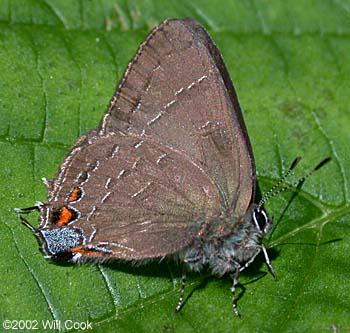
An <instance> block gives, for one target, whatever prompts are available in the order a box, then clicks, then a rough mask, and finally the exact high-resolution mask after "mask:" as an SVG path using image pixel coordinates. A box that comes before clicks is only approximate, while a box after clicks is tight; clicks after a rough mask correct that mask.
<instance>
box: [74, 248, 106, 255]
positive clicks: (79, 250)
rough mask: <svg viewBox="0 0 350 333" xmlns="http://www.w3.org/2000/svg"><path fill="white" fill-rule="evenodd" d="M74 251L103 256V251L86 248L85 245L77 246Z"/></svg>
mask: <svg viewBox="0 0 350 333" xmlns="http://www.w3.org/2000/svg"><path fill="white" fill-rule="evenodd" d="M71 251H72V252H73V253H81V254H82V255H85V256H101V251H96V250H94V249H86V248H83V247H80V246H79V247H75V248H73V249H72V250H71Z"/></svg>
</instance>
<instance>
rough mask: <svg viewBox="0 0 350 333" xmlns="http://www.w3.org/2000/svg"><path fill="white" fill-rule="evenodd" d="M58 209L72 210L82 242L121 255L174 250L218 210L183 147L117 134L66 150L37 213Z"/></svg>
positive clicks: (214, 193) (208, 184) (211, 187)
mask: <svg viewBox="0 0 350 333" xmlns="http://www.w3.org/2000/svg"><path fill="white" fill-rule="evenodd" d="M92 134H93V133H92ZM62 207H68V208H67V211H68V213H69V212H74V214H75V217H76V219H75V220H72V221H69V224H68V225H71V226H72V227H75V228H81V229H82V230H84V234H85V237H86V248H88V247H89V246H90V248H91V246H93V247H100V248H101V247H103V248H104V249H107V250H110V251H112V254H110V253H108V255H111V256H112V257H114V258H120V259H128V260H131V259H135V260H136V259H147V258H156V257H162V256H165V255H167V254H171V253H174V252H177V251H179V250H181V249H182V248H184V247H186V246H187V245H189V244H190V242H191V239H192V238H193V236H194V234H193V233H194V232H195V231H196V230H198V226H200V224H201V223H205V221H207V220H210V219H212V218H214V217H218V216H220V214H221V213H222V212H221V210H220V209H221V206H220V194H219V192H218V190H217V188H216V186H215V184H214V183H213V182H212V180H211V179H210V178H209V177H208V176H207V175H206V174H205V172H204V171H203V170H202V169H201V168H200V167H198V166H197V165H196V164H194V163H193V162H192V161H191V159H189V158H188V157H187V156H186V155H185V154H183V152H181V151H177V150H175V149H173V148H169V147H165V146H162V145H159V143H157V142H154V141H152V140H151V139H147V138H140V137H137V136H134V135H132V134H130V135H127V136H125V135H123V134H118V133H109V134H107V135H105V136H92V135H90V136H89V135H88V136H87V137H82V138H81V139H80V140H79V142H78V144H77V145H76V146H75V147H74V148H73V149H72V151H71V153H70V154H69V155H68V156H67V157H66V159H65V161H64V162H63V164H62V166H61V170H60V176H59V177H58V178H57V179H56V181H55V182H54V184H53V186H52V189H51V191H50V196H49V202H48V203H47V204H45V208H44V209H43V211H42V216H43V217H44V219H46V220H47V221H51V222H52V221H53V219H54V216H53V215H52V214H54V213H53V212H55V211H57V209H62ZM65 216H66V215H64V214H63V215H62V216H61V217H60V218H59V220H58V221H57V220H56V223H57V222H58V224H64V223H66V222H67V221H65ZM61 222H62V223H61ZM42 227H43V226H42ZM195 229H196V230H195ZM85 255H86V256H89V253H88V252H86V253H85Z"/></svg>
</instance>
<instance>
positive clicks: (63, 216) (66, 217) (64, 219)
mask: <svg viewBox="0 0 350 333" xmlns="http://www.w3.org/2000/svg"><path fill="white" fill-rule="evenodd" d="M72 218H73V213H72V211H71V210H70V209H68V208H67V207H62V208H61V210H60V213H59V218H58V220H57V222H56V224H57V225H59V226H60V227H61V226H64V225H66V224H67V223H68V222H70V221H71V220H72Z"/></svg>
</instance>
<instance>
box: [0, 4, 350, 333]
mask: <svg viewBox="0 0 350 333" xmlns="http://www.w3.org/2000/svg"><path fill="white" fill-rule="evenodd" d="M186 16H191V17H194V18H196V19H198V20H199V21H200V22H201V23H202V24H203V25H204V26H205V27H206V28H207V29H208V31H209V33H210V34H211V35H212V37H213V38H214V40H215V42H216V43H217V45H218V46H219V48H220V50H221V51H222V53H223V56H224V58H225V61H226V63H227V66H228V68H229V71H230V73H231V75H232V78H233V81H234V83H235V86H236V89H237V92H238V95H239V97H240V102H241V105H242V108H243V109H244V117H245V121H246V125H247V127H248V130H249V134H250V138H251V141H252V145H253V149H254V153H255V158H256V164H257V172H258V182H259V186H260V189H261V191H262V192H265V191H267V190H268V189H269V187H270V186H271V185H272V184H273V183H274V182H275V181H276V180H278V179H279V177H280V176H281V174H282V172H283V171H285V170H286V168H287V167H288V165H289V164H290V163H291V161H292V160H293V159H294V158H295V157H296V156H298V155H301V156H303V158H304V159H303V160H302V162H301V164H300V166H299V167H298V168H297V170H296V171H295V176H294V178H293V177H292V179H291V180H290V182H291V183H293V179H294V180H295V179H297V178H298V177H300V176H301V175H303V174H304V173H305V172H307V171H308V170H310V169H311V168H312V167H313V166H315V165H316V164H317V163H318V162H319V161H320V160H321V159H322V158H324V157H326V156H332V157H333V161H332V162H331V163H329V164H328V165H327V166H326V167H324V168H323V169H321V170H320V171H318V172H317V173H316V174H314V175H313V176H312V177H311V178H310V179H308V181H307V182H306V183H305V184H304V186H303V187H302V189H301V191H300V192H298V193H297V195H296V196H295V198H294V200H293V201H292V202H291V203H290V204H289V201H290V198H291V197H292V196H293V193H295V192H294V191H292V190H291V191H288V192H287V193H284V194H283V195H281V196H278V197H277V198H274V199H272V200H271V201H270V202H268V204H267V208H268V209H269V212H270V214H271V215H273V216H274V218H275V220H276V221H280V223H279V224H278V228H277V229H276V230H275V232H274V233H273V234H272V235H271V237H270V238H269V239H266V245H267V246H268V247H269V253H270V255H271V258H272V264H273V266H274V268H275V270H276V271H277V274H278V276H279V280H278V281H277V282H275V281H274V280H273V279H272V277H271V276H270V275H268V274H266V272H267V270H266V267H265V265H264V264H263V261H262V259H259V260H257V261H256V262H255V263H254V265H253V266H252V267H251V268H250V269H249V270H247V272H245V273H244V274H243V276H242V278H241V282H242V284H243V285H244V287H245V289H246V291H245V293H244V294H243V297H241V299H240V301H239V308H240V311H241V313H242V320H240V319H238V318H236V317H235V316H234V315H233V314H232V311H231V294H230V290H229V289H230V286H231V282H230V279H229V278H224V279H216V278H205V275H204V274H203V275H201V276H200V275H196V274H194V275H192V276H190V278H189V283H188V288H187V295H188V294H189V293H190V292H192V291H194V292H193V294H192V295H191V297H190V298H189V299H188V301H187V303H186V305H185V307H184V309H183V310H182V312H181V313H179V314H177V315H174V313H173V309H174V307H175V305H176V303H177V300H178V295H179V290H180V285H181V283H180V272H181V268H179V267H177V266H176V265H174V264H171V263H166V262H165V263H162V264H161V265H158V264H152V265H149V266H146V267H132V266H129V265H125V264H124V265H123V264H113V265H109V266H94V265H83V266H79V267H73V266H70V265H67V266H58V265H55V264H53V263H51V262H49V261H47V260H45V259H44V258H43V256H42V255H41V253H40V252H39V251H38V244H37V241H36V240H35V238H34V237H33V236H32V235H31V234H30V232H29V231H28V230H27V229H26V228H24V227H23V226H21V224H20V222H19V219H18V216H17V214H15V213H14V211H13V208H14V207H26V206H30V205H32V204H33V203H34V202H35V201H36V200H45V198H46V193H45V188H44V186H43V184H42V182H41V178H42V177H48V178H50V177H53V176H54V175H55V172H56V170H57V168H58V166H59V164H60V162H61V161H62V158H63V157H64V156H65V154H66V153H67V152H68V150H69V147H70V146H71V145H72V144H73V143H74V142H75V140H76V138H77V137H78V136H79V135H80V134H82V133H84V132H86V131H87V130H89V129H91V128H93V127H96V126H97V125H98V123H99V121H100V119H101V117H102V114H103V113H104V111H105V109H106V105H107V104H108V102H109V99H110V97H111V96H112V94H113V92H114V90H115V86H116V84H117V82H118V80H119V79H120V77H121V75H122V73H123V72H124V69H125V67H126V65H127V63H128V61H129V60H130V58H131V57H132V56H133V54H134V52H135V51H136V48H137V46H138V44H139V43H140V42H141V41H142V40H143V38H144V37H145V36H146V34H147V33H148V32H149V30H150V29H151V28H152V27H153V26H155V25H156V24H158V23H160V22H161V21H162V20H163V19H165V18H168V17H186ZM349 36H350V2H349V1H344V0H337V1H336V0H319V1H306V0H305V1H302V0H294V1H292V0H290V1H279V0H274V1H267V0H264V1H258V0H251V1H240V0H237V1H227V0H215V1H209V0H208V1H200V0H196V1H184V0H181V1H175V0H174V1H116V0H114V1H111V0H99V1H97V0H96V1H83V0H82V1H75V0H71V1H66V0H60V1H54V0H28V1H25V0H22V1H19V0H17V1H15V0H14V1H10V0H8V1H6V0H1V1H0V153H1V162H0V163H1V165H0V186H1V191H0V195H1V198H0V209H1V211H0V239H1V243H0V244H1V251H0V265H1V266H0V267H1V271H0V298H1V300H0V320H1V321H3V320H5V319H10V320H21V319H23V320H25V319H28V320H38V321H39V327H41V324H40V322H41V320H52V319H59V320H61V322H62V324H63V323H64V321H65V320H67V319H70V320H74V321H86V320H89V321H90V322H92V325H93V328H94V332H112V331H117V332H151V331H152V332H332V329H335V328H337V329H338V330H339V332H348V331H349V329H350V317H349V313H350V305H349V304H350V290H349V287H350V282H349V272H350V264H349V255H350V206H349V196H350V193H349V181H350V171H349V170H350V148H349V144H350V140H349V139H350V134H349V133H350V110H349V100H350V86H349V83H350V56H349V53H350V38H349ZM286 208H287V209H286ZM30 220H31V221H32V222H33V223H34V224H36V223H37V214H35V213H33V214H31V216H30ZM240 290H242V289H240ZM1 329H2V327H1V328H0V331H1ZM39 331H43V330H42V329H40V330H39Z"/></svg>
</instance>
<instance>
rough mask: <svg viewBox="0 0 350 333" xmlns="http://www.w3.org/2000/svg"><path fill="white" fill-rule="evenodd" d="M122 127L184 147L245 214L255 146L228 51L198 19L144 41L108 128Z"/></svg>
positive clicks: (170, 24) (230, 204) (167, 25)
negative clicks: (225, 59) (231, 72)
mask: <svg viewBox="0 0 350 333" xmlns="http://www.w3.org/2000/svg"><path fill="white" fill-rule="evenodd" d="M116 131H122V132H123V133H125V134H129V133H133V134H136V135H139V136H141V137H151V138H152V139H153V140H154V141H156V142H158V143H159V144H160V145H164V146H168V147H172V148H174V149H176V150H179V151H182V152H183V153H184V154H186V155H187V156H188V157H189V158H190V159H191V160H192V161H193V162H194V163H195V164H197V165H198V166H199V167H200V168H202V169H203V170H204V171H205V173H206V174H207V175H208V177H210V178H211V179H212V180H213V181H214V182H215V184H216V186H217V187H218V189H219V191H220V193H221V196H222V202H221V204H222V206H223V207H226V208H228V209H229V213H230V215H232V216H235V217H241V216H243V215H244V214H245V212H246V210H247V208H248V206H249V204H250V202H251V200H252V197H253V196H254V190H255V166H254V159H253V154H252V149H251V146H250V142H249V138H248V136H247V132H246V128H245V125H244V122H243V119H242V114H241V110H240V107H239V104H238V100H237V96H236V93H235V91H234V88H233V86H232V82H231V79H230V77H229V74H228V72H227V69H226V67H225V65H224V63H223V60H222V57H221V55H220V52H219V51H218V49H217V48H216V46H215V45H214V43H213V41H212V40H211V38H210V37H209V35H208V34H207V33H206V31H205V30H204V29H203V27H202V26H201V25H200V24H199V23H198V22H196V21H195V20H192V19H184V20H167V21H165V22H164V23H162V24H161V25H160V26H158V27H157V28H155V29H154V30H153V32H152V33H151V34H150V35H149V36H148V38H147V39H146V40H145V42H144V43H143V44H142V45H141V46H140V48H139V50H138V52H137V54H136V55H135V57H134V59H133V60H132V61H131V62H130V64H129V66H128V68H127V70H126V73H125V75H124V78H123V79H122V81H121V83H120V85H119V88H118V90H117V92H116V94H115V95H114V97H113V99H112V101H111V104H110V107H109V110H108V111H107V113H106V115H105V117H104V119H103V121H102V123H101V126H100V133H101V134H106V133H109V132H116Z"/></svg>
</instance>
